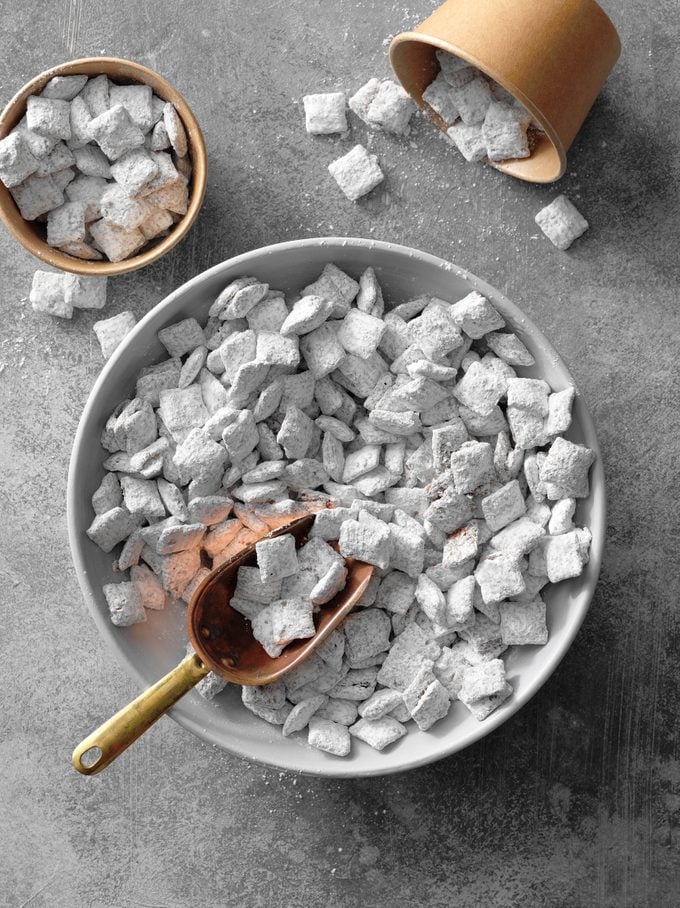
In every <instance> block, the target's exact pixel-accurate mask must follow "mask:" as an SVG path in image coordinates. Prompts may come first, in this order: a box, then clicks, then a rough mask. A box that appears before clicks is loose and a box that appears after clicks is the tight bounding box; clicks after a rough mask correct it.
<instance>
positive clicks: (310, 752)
mask: <svg viewBox="0 0 680 908" xmlns="http://www.w3.org/2000/svg"><path fill="white" fill-rule="evenodd" d="M327 262H335V263H336V264H337V265H338V266H339V267H340V268H342V269H344V270H346V271H348V272H349V273H350V274H351V275H352V276H353V277H358V276H359V274H360V273H361V272H362V271H363V270H364V269H365V268H366V267H367V266H368V265H372V266H373V267H374V268H375V270H376V273H377V276H378V279H379V281H380V283H381V285H382V287H383V289H384V292H385V297H386V299H387V300H390V301H392V302H403V301H404V300H406V299H408V298H410V297H414V296H416V295H419V294H428V295H431V296H437V297H440V298H442V299H446V300H450V301H455V300H457V299H460V298H461V297H462V296H464V295H465V294H466V293H468V292H469V291H470V290H472V289H477V290H479V291H480V292H481V293H483V294H484V295H485V296H487V297H488V298H489V299H490V300H491V301H492V302H493V304H494V306H496V307H497V309H498V310H499V311H500V312H501V313H502V315H503V317H504V318H505V320H506V322H507V324H508V327H509V328H512V330H513V331H515V333H516V334H518V336H519V337H520V338H521V339H522V340H523V341H524V343H525V344H526V345H527V347H528V348H529V349H530V350H531V352H532V353H533V355H534V357H535V358H536V365H535V366H533V367H532V368H530V369H525V370H521V372H522V374H523V375H526V376H533V377H542V378H545V379H546V380H547V381H548V382H549V384H550V385H551V387H552V388H553V389H555V390H560V389H562V388H564V387H565V386H566V385H568V384H573V380H572V378H571V376H570V375H569V372H568V371H567V368H566V366H565V365H564V363H563V362H562V360H561V359H560V357H559V356H558V355H557V353H556V351H555V350H554V349H553V347H552V346H551V345H550V344H549V342H548V341H547V339H546V338H545V337H544V336H543V334H541V332H540V331H539V330H538V328H537V327H536V326H535V325H534V324H533V323H532V322H530V321H529V320H528V319H527V318H526V317H525V316H524V315H523V314H522V312H521V311H520V310H519V309H518V308H517V306H515V305H514V304H513V303H511V302H510V301H509V300H507V299H506V298H505V297H504V296H502V295H501V294H500V293H499V292H498V291H497V290H494V288H493V287H490V286H489V285H488V284H486V283H484V281H481V280H479V279H478V278H476V277H474V276H473V275H471V274H469V273H468V272H466V271H464V270H463V269H461V268H458V267H456V266H455V265H452V264H451V263H449V262H445V261H443V260H442V259H439V258H436V257H434V256H432V255H427V254H425V253H423V252H417V251H416V250H414V249H408V248H406V247H404V246H396V245H393V244H391V243H381V242H375V241H373V240H362V239H337V238H328V239H309V240H299V241H294V242H289V243H281V244H279V245H276V246H268V247H266V248H264V249H257V250H255V251H254V252H248V253H245V254H244V255H239V256H237V257H236V258H233V259H230V260H229V261H227V262H223V263H222V264H221V265H216V266H215V267H214V268H210V269H209V270H208V271H205V272H204V273H203V274H200V275H198V276H197V277H195V278H193V279H192V280H190V281H189V282H188V283H186V284H184V285H183V286H182V287H180V288H179V289H178V290H176V291H175V292H174V293H172V294H170V296H168V297H167V298H166V299H165V300H163V302H161V303H159V304H158V305H157V306H156V307H155V308H154V309H152V311H151V312H149V314H148V315H147V316H146V317H145V318H144V319H142V321H141V322H140V323H139V324H138V325H137V326H136V328H135V329H134V331H132V333H131V334H130V335H128V337H127V338H126V339H125V341H124V343H123V344H122V345H121V346H120V347H119V348H118V350H117V351H116V352H115V353H114V355H113V356H112V357H111V359H110V360H109V362H108V363H107V364H106V366H105V367H104V369H103V370H102V373H101V375H100V376H99V378H98V380H97V382H96V384H95V386H94V388H93V389H92V393H91V394H90V397H89V400H88V402H87V405H86V407H85V410H84V412H83V416H82V418H81V421H80V425H79V427H78V431H77V434H76V438H75V442H74V446H73V454H72V458H71V464H70V471H69V480H68V520H69V534H70V540H71V548H72V551H73V558H74V562H75V566H76V571H77V574H78V579H79V581H80V585H81V588H82V591H83V594H84V596H85V601H86V602H87V605H88V608H89V610H90V612H91V614H92V617H93V618H94V620H95V622H96V624H97V627H98V628H99V630H100V632H101V634H102V636H103V637H104V638H105V639H106V641H107V642H108V643H109V644H110V645H111V646H112V647H113V649H114V650H115V651H116V653H117V655H118V656H119V658H120V660H121V661H122V663H123V665H124V666H125V669H126V670H127V671H128V672H129V673H130V674H131V675H132V676H133V677H135V678H137V679H138V681H139V683H140V687H146V686H148V685H150V684H151V683H153V682H154V681H156V680H157V679H158V678H159V677H161V675H163V674H165V673H166V672H167V671H169V670H170V669H171V668H172V667H173V666H174V665H175V664H176V663H177V662H178V661H179V660H180V658H181V657H182V655H183V653H184V647H185V643H186V639H187V635H186V628H185V621H186V619H185V614H186V610H185V609H184V608H181V607H180V606H177V607H175V608H169V609H166V610H164V611H160V612H154V611H149V612H148V613H147V615H148V620H147V621H146V623H144V624H136V625H134V626H133V627H130V628H117V627H114V626H113V625H112V624H111V622H110V621H109V617H108V609H107V606H106V601H105V599H104V596H103V594H102V591H101V587H102V584H104V583H110V582H112V581H114V580H115V579H116V578H115V577H114V575H113V571H112V569H111V565H112V562H113V556H112V555H106V554H104V552H102V551H101V550H100V549H99V548H97V546H95V545H94V544H93V543H92V542H90V540H89V539H88V538H87V536H86V535H85V530H86V528H87V527H88V526H89V524H90V523H91V521H92V516H93V515H92V510H91V505H90V498H91V496H92V493H93V492H94V490H95V489H96V488H97V486H98V484H99V482H100V481H101V478H102V476H103V469H102V466H101V464H102V461H103V459H104V455H103V451H102V450H101V448H100V446H99V439H100V435H101V431H102V429H103V427H104V423H105V421H106V419H107V417H108V415H109V414H110V412H111V411H112V410H113V409H114V407H115V406H116V405H117V404H118V403H119V401H121V400H122V399H124V398H125V397H131V396H133V392H134V386H135V379H136V376H137V374H138V372H139V371H140V369H141V368H142V367H143V366H146V365H149V364H151V363H154V362H157V361H160V360H161V359H163V358H164V357H165V356H167V354H166V353H165V352H164V350H163V348H162V347H161V344H160V342H159V341H158V340H157V338H156V332H157V331H158V330H159V328H163V327H164V326H166V325H169V324H171V323H173V322H175V321H177V320H178V319H181V318H185V317H187V316H190V315H191V316H195V317H196V318H197V319H198V320H199V322H202V323H203V322H204V321H205V320H206V318H207V313H208V308H209V307H210V304H211V303H212V301H213V300H214V299H215V297H216V296H217V294H218V293H219V291H220V290H222V288H223V287H224V286H225V285H226V284H228V283H229V282H230V281H231V280H233V279H234V278H235V277H237V276H239V275H244V274H253V275H257V277H258V278H260V279H261V280H263V281H268V282H269V283H270V284H271V286H272V287H276V288H280V289H282V290H285V291H287V292H288V291H290V292H292V291H296V290H299V289H301V288H302V287H303V286H305V285H306V284H308V283H310V282H311V281H312V280H314V279H315V278H316V277H317V275H318V274H319V272H320V271H321V270H322V268H323V266H324V265H325V264H326V263H327ZM567 434H568V437H569V438H571V439H572V440H573V441H575V442H580V443H583V444H586V445H588V447H590V448H593V449H594V450H595V451H596V452H598V454H599V449H598V443H597V438H596V436H595V429H594V427H593V423H592V420H591V418H590V415H589V414H588V411H587V410H586V407H585V404H584V403H583V401H582V400H581V398H580V397H577V399H576V403H575V408H574V421H573V424H572V427H571V429H570V431H569V432H568V433H567ZM605 513H606V505H605V486H604V474H603V469H602V463H601V459H600V457H599V456H598V458H597V460H596V462H595V465H594V466H593V468H592V472H591V494H590V497H589V498H588V499H587V500H584V501H581V502H580V503H579V507H578V511H577V520H578V522H579V524H585V525H587V526H589V527H590V530H591V532H592V534H593V542H592V548H591V557H590V563H589V564H588V565H587V567H586V569H585V571H584V572H583V574H582V575H581V576H580V577H579V578H577V579H575V580H570V581H566V582H563V583H560V584H558V585H556V586H551V587H550V588H549V589H548V591H547V593H546V595H545V599H546V602H547V605H548V627H549V629H550V639H549V641H548V643H547V644H546V645H545V646H522V647H511V649H510V650H509V651H508V653H507V654H506V665H507V671H508V678H509V680H510V682H511V683H512V685H513V688H514V694H513V696H512V697H511V698H510V699H509V700H508V701H506V703H505V704H503V705H502V706H501V707H500V708H499V709H497V710H496V711H495V712H494V713H492V714H491V716H490V717H489V718H488V719H486V720H485V721H484V722H477V720H476V719H474V718H473V717H472V715H470V713H469V712H468V711H467V710H466V709H465V707H464V706H463V705H462V704H461V703H454V704H453V706H452V708H451V711H450V712H449V715H448V716H447V717H446V718H445V719H443V720H442V721H441V722H438V723H437V724H436V725H435V726H434V727H433V728H432V729H431V730H430V731H429V732H426V733H425V732H420V731H418V730H417V729H412V725H413V723H410V725H409V733H408V735H406V736H405V737H404V738H402V739H401V740H400V741H398V742H397V743H396V744H394V745H393V746H391V747H390V748H388V749H387V750H386V751H384V752H382V753H378V752H377V751H375V750H372V749H371V748H370V747H368V745H366V744H363V743H362V742H359V741H356V740H355V741H354V742H353V747H352V755H351V756H350V757H348V758H345V759H339V758H336V757H333V756H331V755H329V754H326V753H323V752H322V751H319V750H315V749H314V748H311V747H309V746H308V745H307V744H306V743H305V741H304V738H303V737H300V736H293V737H291V738H284V737H283V736H282V735H281V730H280V728H278V727H273V726H271V725H268V724H267V723H266V722H262V721H261V720H260V719H257V718H256V717H255V716H253V715H252V714H251V713H250V712H248V711H247V710H246V709H245V708H244V707H243V706H242V705H241V702H240V690H239V689H237V688H229V687H228V688H227V690H225V691H224V692H223V693H222V694H220V695H219V696H218V697H217V698H216V699H215V700H213V701H211V702H208V701H206V700H204V699H202V698H201V697H200V696H199V695H198V694H196V693H194V692H192V693H190V694H188V695H187V696H186V697H185V698H184V699H183V700H181V701H180V702H179V703H178V705H177V706H176V707H175V708H174V709H173V710H172V711H171V713H170V715H171V716H172V717H173V718H174V719H176V720H177V722H179V723H180V724H181V725H183V726H184V727H185V728H187V729H189V730H190V731H192V732H193V733H194V734H196V735H198V736H199V737H200V738H202V739H203V740H204V741H208V742H210V743H211V744H217V745H219V746H220V747H223V748H224V749H225V750H228V751H231V752H232V753H235V754H238V755H240V756H242V757H246V758H248V759H251V760H258V761H260V762H262V763H267V764H270V765H272V766H276V767H280V768H282V769H289V770H297V771H302V772H308V773H315V774H318V775H328V776H369V775H382V774H386V773H392V772H399V771H402V770H405V769H409V768H412V767H415V766H420V765H423V764H425V763H430V762H432V761H434V760H438V759H441V758H442V757H445V756H448V755H449V754H452V753H455V752H456V751H458V750H461V749H462V748H464V747H467V746H468V745H469V744H472V743H473V742H474V741H478V740H479V739H480V738H483V737H484V736H485V735H487V734H488V733H489V732H490V731H493V729H494V728H497V727H498V726H499V725H501V724H502V723H503V722H505V721H506V719H509V718H510V716H512V715H513V714H514V713H515V712H517V710H518V709H520V707H521V706H523V705H524V704H525V703H526V702H527V700H528V699H529V698H530V697H531V696H533V694H535V693H536V691H537V690H538V689H539V687H541V685H542V684H544V683H545V681H546V680H547V679H548V678H549V676H550V675H551V674H552V672H553V671H554V670H555V668H556V666H557V665H558V663H559V662H560V660H561V659H562V657H563V656H564V654H565V653H566V651H567V649H568V648H569V646H570V644H571V642H572V640H573V639H574V636H575V635H576V632H577V631H578V629H579V627H580V625H581V623H582V621H583V619H584V617H585V614H586V611H587V609H588V605H589V603H590V600H591V597H592V595H593V591H594V589H595V584H596V582H597V577H598V574H599V570H600V562H601V558H602V549H603V545H604V538H605V526H606V520H605ZM83 696H87V693H86V691H83ZM122 705H123V704H121V706H122ZM105 718H107V717H105V716H102V720H103V719H105ZM130 758H132V759H134V751H133V752H131V754H130Z"/></svg>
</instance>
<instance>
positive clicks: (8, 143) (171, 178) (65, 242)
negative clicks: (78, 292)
mask: <svg viewBox="0 0 680 908" xmlns="http://www.w3.org/2000/svg"><path fill="white" fill-rule="evenodd" d="M161 126H162V128H163V132H162V135H161V134H160V132H159V128H160V127H161ZM190 178H191V162H190V160H189V147H188V141H187V136H186V131H185V129H184V124H183V123H182V120H181V118H180V117H179V115H178V113H177V111H176V110H175V108H174V107H173V105H172V104H169V103H166V102H165V101H163V100H162V99H160V98H158V97H157V96H156V95H154V94H153V92H152V90H151V87H150V86H148V85H142V84H133V85H119V84H116V83H114V82H112V81H111V80H109V79H108V77H107V76H105V75H101V76H97V77H95V78H91V79H88V77H87V76H80V75H75V76H56V77H55V78H54V79H52V80H51V81H50V82H49V83H48V84H47V85H46V86H45V88H44V89H43V90H42V92H41V93H40V94H39V95H33V96H31V97H29V98H28V101H27V105H26V116H25V118H24V119H23V120H22V121H21V122H20V123H19V124H18V125H17V126H16V127H15V128H14V129H13V130H12V132H11V133H10V134H9V135H8V136H6V137H5V138H4V139H2V140H1V141H0V180H1V181H2V182H3V183H4V184H5V186H6V187H7V188H8V189H9V191H10V192H11V194H12V197H13V199H14V201H15V203H16V205H17V208H18V209H19V212H20V214H21V216H22V217H23V218H24V219H25V220H27V221H36V220H37V219H38V218H41V216H43V215H47V226H46V241H47V243H48V244H49V245H50V246H54V247H55V248H57V249H60V250H61V251H62V252H65V253H66V254H67V255H71V256H73V257H74V258H81V259H85V260H87V261H96V260H98V259H100V258H103V257H106V258H107V259H109V261H113V262H117V261H122V260H123V259H125V258H128V257H129V256H131V255H134V254H135V253H136V252H138V251H139V250H140V249H142V248H143V247H144V246H146V245H147V244H148V243H150V242H152V241H153V240H155V239H157V238H159V237H161V236H163V235H166V234H167V233H168V232H169V231H170V230H171V229H172V227H173V225H174V224H175V223H176V221H178V220H179V219H180V218H181V216H182V215H183V214H184V213H185V212H186V210H187V207H188V185H189V181H190ZM112 190H117V191H118V195H117V196H111V191H112ZM105 195H106V200H105V201H104V200H103V197H104V196H105ZM114 200H115V204H114ZM126 200H127V204H126ZM76 203H77V204H76ZM81 203H85V205H84V209H83V207H82V205H81Z"/></svg>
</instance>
